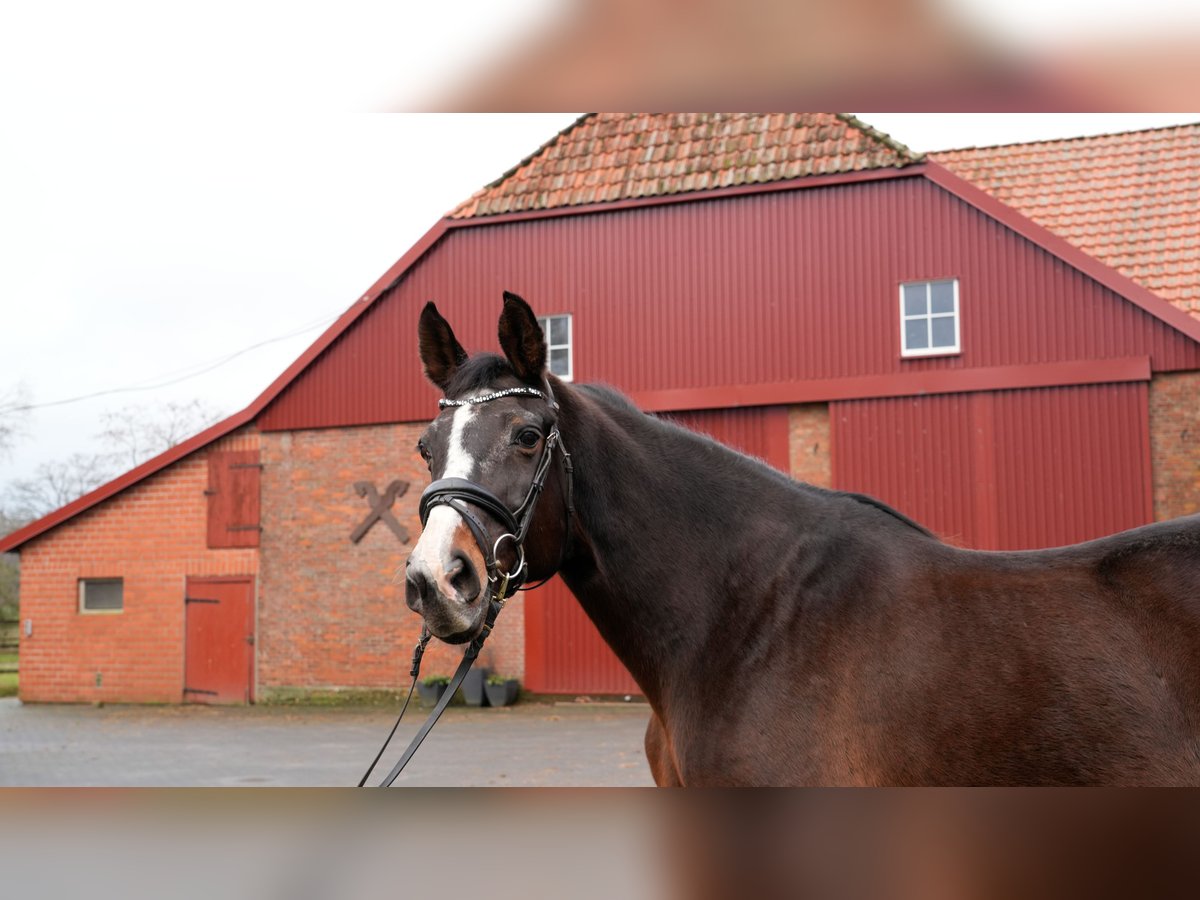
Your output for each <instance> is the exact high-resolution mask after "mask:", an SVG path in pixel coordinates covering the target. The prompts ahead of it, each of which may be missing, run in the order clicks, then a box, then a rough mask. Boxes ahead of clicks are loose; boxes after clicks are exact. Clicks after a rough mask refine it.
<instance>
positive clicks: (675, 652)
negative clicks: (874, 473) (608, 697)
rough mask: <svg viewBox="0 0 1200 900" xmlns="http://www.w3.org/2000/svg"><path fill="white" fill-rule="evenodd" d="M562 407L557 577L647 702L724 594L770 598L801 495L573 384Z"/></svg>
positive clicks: (699, 644)
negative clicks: (564, 525)
mask: <svg viewBox="0 0 1200 900" xmlns="http://www.w3.org/2000/svg"><path fill="white" fill-rule="evenodd" d="M563 410H564V412H563V415H564V424H563V433H564V435H565V436H566V440H567V441H568V443H569V445H570V450H571V453H572V455H573V457H574V459H575V465H574V469H575V506H576V509H577V513H578V516H577V522H576V528H577V529H578V534H577V540H576V542H575V550H574V551H573V552H572V553H571V554H570V556H569V558H568V560H567V563H566V565H565V566H564V567H563V570H562V572H563V577H564V580H565V581H566V583H567V585H568V587H570V588H571V590H572V592H573V593H574V594H575V595H576V597H577V598H578V599H579V601H580V603H581V604H582V606H583V608H584V611H585V612H586V613H587V614H588V616H589V617H590V618H591V619H592V621H593V622H594V623H595V624H596V626H597V628H598V629H599V630H600V633H601V635H602V636H603V637H604V638H605V640H606V641H607V642H608V643H609V645H610V646H611V647H612V648H613V650H614V652H616V654H617V656H618V657H620V659H621V661H622V662H623V663H624V664H625V666H626V667H627V668H628V669H629V670H630V672H631V673H632V674H633V675H634V677H635V678H636V679H637V680H638V683H639V684H640V685H641V686H642V688H643V690H645V691H646V692H647V695H648V696H649V698H650V699H651V701H652V702H654V701H655V700H656V697H655V696H654V694H655V692H661V691H662V690H663V689H664V687H665V684H666V683H667V682H669V681H670V680H671V679H672V676H673V675H674V674H675V673H674V672H673V671H672V667H673V666H687V665H689V664H690V661H691V660H692V659H694V658H695V655H696V654H697V653H700V652H703V649H704V647H705V646H707V645H708V644H709V643H710V641H711V640H712V637H713V634H714V631H715V630H716V629H718V628H719V627H720V621H721V617H722V616H728V615H729V612H730V610H729V609H722V606H724V605H725V604H727V603H736V604H737V605H738V606H739V607H743V608H745V609H747V610H748V609H750V608H752V607H753V606H754V605H755V604H759V603H764V602H767V597H766V596H765V595H766V593H767V591H766V589H765V585H766V584H767V583H769V582H770V580H771V579H772V578H773V577H774V573H773V572H771V573H768V570H770V569H771V562H772V559H774V558H776V557H777V555H778V553H779V548H780V546H781V545H785V544H786V545H792V544H793V543H794V540H793V538H795V537H798V536H799V535H798V532H799V531H800V530H801V529H802V528H803V524H804V523H803V519H804V515H803V510H798V509H797V504H799V505H800V506H803V503H804V500H803V497H799V496H797V492H796V491H795V490H793V489H792V488H791V487H790V486H788V485H781V484H780V483H779V480H778V477H777V476H775V475H774V474H773V473H771V472H770V471H769V470H767V469H765V467H763V468H760V467H758V466H755V465H751V464H748V463H747V462H746V461H745V460H744V459H741V458H739V457H737V455H736V454H734V453H733V452H732V451H729V450H727V449H725V448H723V447H720V446H718V445H715V444H714V445H709V444H700V443H698V442H697V441H696V440H695V439H694V438H692V437H690V436H688V435H686V434H682V433H680V432H679V431H677V430H676V429H672V428H665V427H663V426H662V425H661V423H656V422H655V421H654V420H652V419H649V418H648V417H646V416H643V415H641V414H639V413H636V412H633V411H632V410H625V409H622V408H620V407H618V406H616V405H615V404H614V402H613V401H609V400H598V399H596V398H595V397H593V396H592V395H590V394H584V393H582V392H579V391H577V390H576V391H575V392H574V393H573V396H572V397H571V398H570V400H569V401H566V400H564V404H563ZM783 495H786V497H784V496H783ZM783 531H787V532H789V534H788V538H787V540H786V541H785V540H781V538H782V534H781V532H783ZM776 561H777V559H776Z"/></svg>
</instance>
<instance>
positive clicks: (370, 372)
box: [259, 177, 1200, 430]
mask: <svg viewBox="0 0 1200 900" xmlns="http://www.w3.org/2000/svg"><path fill="white" fill-rule="evenodd" d="M949 276H954V277H957V278H959V280H960V294H961V299H962V345H963V352H962V354H960V355H958V356H951V357H938V358H927V359H909V360H904V359H901V358H900V336H899V324H898V299H897V290H898V287H897V286H898V284H899V283H900V282H901V281H905V280H910V279H926V278H944V277H949ZM503 290H513V291H516V292H517V293H519V294H521V295H522V296H524V297H525V298H526V299H527V300H529V301H530V303H531V304H532V305H533V307H534V308H535V309H536V310H537V311H538V312H539V313H543V314H550V313H558V312H570V313H572V314H573V315H574V316H575V320H574V335H575V339H576V347H575V372H576V378H577V380H580V381H592V380H600V381H607V382H609V383H611V384H614V385H615V386H617V387H619V388H620V389H621V390H623V391H625V392H626V393H632V394H635V395H636V394H638V393H643V392H651V391H664V390H694V389H698V388H705V387H716V386H726V385H755V384H763V383H778V382H791V381H798V380H802V379H829V378H841V377H851V376H862V375H885V376H886V375H897V374H904V373H911V372H922V371H928V370H958V369H965V368H972V367H997V366H1020V365H1026V364H1033V363H1048V362H1058V361H1065V360H1100V359H1115V358H1122V357H1135V356H1136V357H1149V358H1150V360H1151V366H1152V368H1153V369H1154V370H1155V371H1170V370H1176V369H1191V368H1200V346H1198V345H1197V344H1196V343H1195V342H1193V341H1191V340H1189V339H1187V338H1186V337H1184V336H1183V335H1181V334H1179V333H1178V332H1176V331H1174V330H1173V329H1171V328H1170V327H1169V326H1167V325H1165V324H1164V323H1162V322H1161V321H1159V320H1158V319H1155V318H1154V317H1152V316H1150V315H1149V314H1148V313H1146V312H1145V311H1144V310H1142V309H1140V308H1139V307H1137V306H1135V305H1134V304H1132V303H1130V302H1128V301H1126V300H1123V299H1121V298H1120V297H1119V296H1118V295H1116V294H1114V293H1113V292H1112V291H1110V290H1108V289H1107V288H1105V287H1103V286H1101V285H1099V284H1097V283H1096V282H1094V281H1092V280H1091V279H1089V278H1088V277H1086V276H1084V275H1082V274H1081V273H1079V272H1078V271H1076V270H1074V269H1072V268H1070V267H1068V266H1067V265H1066V264H1064V263H1062V262H1061V261H1059V260H1058V259H1057V258H1055V257H1053V256H1051V255H1050V254H1049V253H1047V252H1046V251H1044V250H1041V249H1040V248H1038V247H1037V246H1036V245H1034V244H1033V243H1031V242H1029V241H1027V240H1026V239H1024V238H1022V237H1020V236H1019V235H1017V234H1016V233H1015V232H1013V231H1011V230H1009V229H1007V228H1006V227H1004V226H1003V225H1001V224H999V223H998V222H996V221H995V220H993V219H990V218H988V217H987V216H985V215H984V214H982V213H980V212H979V211H978V210H976V209H975V208H974V207H971V206H969V205H968V204H966V203H964V202H963V201H961V200H959V199H958V198H956V197H954V196H953V195H951V194H949V193H947V192H945V191H943V190H942V189H941V188H938V187H937V186H935V185H933V184H932V183H930V182H928V181H926V180H924V179H923V178H918V177H909V178H899V179H895V180H891V181H878V182H870V183H863V184H851V185H843V186H834V187H823V188H811V189H802V190H793V191H781V192H775V193H768V194H759V195H754V196H748V197H738V198H732V199H726V200H708V201H701V202H695V203H677V204H668V205H663V206H656V207H649V208H642V209H632V210H622V211H616V212H605V213H597V214H592V215H581V216H562V217H556V218H547V219H537V220H529V221H520V222H511V223H507V224H498V225H483V226H473V227H468V228H456V229H453V230H452V231H450V232H449V233H448V234H447V235H446V236H444V237H443V238H442V240H441V242H440V243H439V244H438V245H437V246H435V247H434V248H433V249H432V250H431V251H430V252H429V253H427V254H426V255H425V257H423V258H422V259H421V260H420V261H419V262H418V263H417V264H416V265H415V266H414V267H413V268H412V269H410V270H409V272H408V273H407V274H406V275H405V276H404V277H403V279H402V280H401V281H400V282H399V283H398V284H397V285H396V286H395V287H394V288H393V289H392V290H391V291H390V292H389V293H387V294H386V295H385V296H384V297H382V298H381V299H380V300H378V301H376V303H375V304H374V306H373V307H372V308H371V309H370V310H368V311H367V313H365V314H364V315H363V316H362V317H361V318H360V319H359V320H358V322H357V323H356V325H355V326H354V327H352V328H350V329H349V330H348V331H347V332H345V333H344V334H343V335H342V336H341V337H340V338H339V339H338V340H337V341H336V342H335V343H334V344H333V345H332V346H331V347H330V348H329V349H327V350H326V352H325V353H324V354H323V356H322V357H321V358H319V359H318V360H317V361H316V362H315V363H314V364H313V365H312V366H310V367H309V368H308V370H306V371H305V372H304V373H303V374H302V375H300V376H299V377H298V378H297V379H296V381H295V382H294V383H293V384H292V385H291V386H290V387H289V388H288V390H287V391H285V392H284V393H283V394H282V395H281V396H280V397H279V399H277V400H276V401H275V403H274V404H272V405H271V406H270V407H269V408H268V409H267V410H266V411H265V412H264V414H263V415H262V416H261V418H260V420H259V424H260V426H261V427H262V428H264V429H268V430H270V429H286V428H307V427H319V426H327V425H352V424H363V423H370V422H397V421H419V420H423V419H426V418H428V417H429V416H430V415H431V414H432V413H433V412H434V411H435V407H434V401H435V399H436V394H435V393H434V392H433V390H432V389H431V388H430V387H428V385H426V384H425V382H424V380H423V378H422V376H421V372H420V366H419V364H418V363H417V360H416V322H417V316H418V314H419V312H420V309H421V307H422V306H423V305H424V303H425V302H426V301H428V300H431V299H432V300H436V301H437V302H438V304H439V308H440V309H441V310H442V312H443V313H444V314H445V315H446V316H447V318H448V319H449V320H450V321H451V323H452V324H453V325H454V328H455V330H456V332H457V334H458V336H459V338H460V339H461V340H462V342H463V344H464V346H466V347H467V348H468V349H469V350H470V349H494V348H495V345H496V318H497V316H498V313H499V309H500V295H501V291H503ZM818 399H819V398H818ZM675 408H679V407H675Z"/></svg>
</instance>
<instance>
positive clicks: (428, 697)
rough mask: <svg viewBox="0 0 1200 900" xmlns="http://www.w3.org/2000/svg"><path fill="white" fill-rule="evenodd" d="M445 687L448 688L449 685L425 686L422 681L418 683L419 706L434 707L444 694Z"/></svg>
mask: <svg viewBox="0 0 1200 900" xmlns="http://www.w3.org/2000/svg"><path fill="white" fill-rule="evenodd" d="M447 687H449V685H445V684H425V683H424V682H423V681H418V682H417V696H418V697H419V698H420V700H421V705H422V706H436V705H437V702H438V701H439V700H441V699H442V694H444V693H446V688H447Z"/></svg>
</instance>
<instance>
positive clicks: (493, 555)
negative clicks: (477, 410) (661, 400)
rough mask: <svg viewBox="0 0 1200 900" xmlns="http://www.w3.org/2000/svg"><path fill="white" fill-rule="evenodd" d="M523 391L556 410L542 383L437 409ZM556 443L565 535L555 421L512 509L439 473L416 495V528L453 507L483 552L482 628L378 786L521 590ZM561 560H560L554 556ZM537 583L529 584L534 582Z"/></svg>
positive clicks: (414, 672)
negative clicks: (503, 564) (505, 555)
mask: <svg viewBox="0 0 1200 900" xmlns="http://www.w3.org/2000/svg"><path fill="white" fill-rule="evenodd" d="M512 396H523V397H537V398H539V399H541V400H544V401H545V402H546V403H548V404H549V405H550V408H551V409H553V410H556V411H557V410H558V403H557V402H556V401H555V400H554V395H553V394H552V393H551V392H550V386H549V384H547V385H546V390H545V391H544V392H543V391H539V390H537V389H536V388H531V387H516V388H506V389H504V390H501V391H495V392H494V393H491V394H484V395H483V396H480V397H471V398H468V399H466V400H449V399H445V398H443V399H441V400H439V401H438V407H439V408H440V409H446V408H447V407H454V406H466V405H468V404H478V403H487V402H489V401H491V400H499V399H501V398H503V397H512ZM555 448H558V450H559V452H560V453H561V454H562V458H563V468H564V470H565V472H566V475H567V495H566V505H567V533H568V535H569V534H570V528H571V516H572V515H573V513H574V511H575V510H574V502H573V484H572V477H573V467H572V465H571V454H570V453H568V452H567V448H566V447H565V446H564V445H563V442H562V435H560V434H559V432H558V425H557V424H555V425H554V426H553V427H552V428H551V429H550V432H549V433H548V434H547V435H546V439H545V443H544V445H543V447H542V455H541V458H540V459H539V460H538V465H537V469H536V470H535V471H534V475H533V481H532V483H531V484H530V485H529V490H528V491H527V492H526V494H525V499H524V500H522V501H521V504H520V505H519V506H518V507H517V508H516V509H515V510H510V509H509V508H508V506H507V504H505V503H504V501H502V500H501V499H500V498H499V497H497V496H496V495H495V494H493V493H492V492H491V491H489V490H488V489H487V488H485V487H484V486H483V485H481V484H476V483H475V482H474V481H470V480H468V479H466V478H439V479H438V480H437V481H434V482H433V483H432V484H430V485H429V487H427V488H425V491H424V492H423V493H422V494H421V501H420V503H419V505H418V507H417V512H418V515H419V516H420V519H421V527H422V528H424V527H425V523H426V522H427V521H428V520H429V513H430V511H431V510H432V509H433V507H435V506H449V507H450V508H451V509H453V510H454V511H455V512H457V513H458V514H459V515H460V516H461V517H462V520H463V521H464V522H466V523H467V527H468V528H470V529H471V533H472V534H473V535H474V536H475V542H476V543H477V544H478V545H479V549H480V551H481V553H482V554H483V559H484V562H485V564H486V566H487V584H486V587H485V588H484V596H483V598H482V600H481V602H483V603H486V604H487V612H486V613H485V615H484V622H483V629H482V631H480V633H479V635H478V636H477V637H475V638H474V640H472V641H471V642H470V643H469V644H467V649H466V650H465V651H464V652H463V656H462V661H461V662H459V664H458V668H457V669H456V670H455V672H454V675H453V677H452V678H451V679H450V682H449V684H447V685H446V690H445V691H444V692H443V693H442V696H441V699H439V700H438V703H437V705H436V706H435V707H434V708H433V711H432V712H430V714H429V717H428V718H427V719H426V720H425V724H424V725H422V726H421V728H420V730H419V731H418V732H417V734H416V736H415V737H413V739H412V742H411V743H410V744H409V745H408V748H407V749H406V750H405V751H404V753H403V755H402V756H401V757H400V760H399V761H398V762H397V763H396V765H395V766H393V767H392V770H391V771H390V772H389V773H388V774H387V777H386V778H384V780H383V781H382V782H380V784H379V786H380V787H391V785H392V782H394V781H395V780H396V777H397V776H398V775H399V774H400V772H401V771H403V769H404V767H405V765H407V764H408V761H409V760H410V759H412V757H413V754H415V753H416V752H417V748H418V747H420V746H421V742H422V741H424V740H425V736H426V735H427V734H429V732H430V730H431V729H432V728H433V726H434V724H435V723H436V722H437V720H438V719H439V718H440V717H441V715H442V713H443V712H444V711H445V709H446V707H447V706H448V705H449V704H450V700H451V699H452V698H453V697H454V693H455V692H456V691H457V690H458V688H459V686H460V685H461V684H462V682H463V679H464V678H466V675H467V672H468V671H469V670H470V668H471V665H472V664H473V663H474V662H475V659H476V657H478V656H479V651H480V650H481V649H482V647H483V643H484V641H486V640H487V638H488V635H490V634H491V632H492V628H493V626H494V625H495V623H496V617H497V616H498V615H499V614H500V610H501V609H503V608H504V604H505V603H507V602H508V600H509V599H510V598H511V597H512V595H513V594H515V593H516V592H517V591H518V590H522V589H523V588H522V586H523V585H524V583H525V576H526V574H527V573H528V568H527V566H526V564H525V538H526V536H527V535H528V534H529V526H530V525H531V524H532V522H533V512H534V508H535V507H536V506H537V501H538V497H540V496H541V494H542V489H543V488H545V486H546V477H547V475H548V474H549V471H550V463H551V461H552V459H553V457H554V450H555ZM468 504H470V505H472V506H475V507H478V508H479V509H482V510H483V511H484V512H486V513H487V514H488V515H490V516H491V517H492V518H494V519H495V520H496V521H497V522H499V523H500V524H501V525H502V526H503V527H504V529H505V531H504V533H503V534H501V535H500V537H498V538H497V539H496V540H495V541H494V542H492V541H490V540H489V537H488V533H487V529H486V528H484V526H483V523H482V522H480V521H479V518H478V516H476V515H475V513H474V512H472V511H471V509H470V508H469V507H468ZM505 540H511V541H512V543H513V549H514V552H515V553H516V555H517V561H516V563H515V568H513V569H510V570H509V571H507V572H505V571H501V569H500V564H499V561H498V560H497V553H498V551H499V549H500V547H501V545H502V544H503V542H504V541H505ZM563 548H564V549H563V553H564V554H565V551H566V540H565V538H564V543H563ZM560 562H561V559H560ZM544 583H545V581H541V582H538V585H540V584H544ZM538 585H533V587H537V586H538ZM430 637H431V635H430V633H429V631H428V629H426V628H425V626H424V625H422V626H421V638H420V640H419V641H418V642H417V646H416V647H415V648H414V649H413V659H412V666H411V668H410V670H409V674H410V675H411V676H412V684H411V685H410V686H409V689H408V696H407V697H406V698H405V700H404V706H403V707H401V709H400V716H399V717H398V718H397V719H396V724H395V725H393V726H392V730H391V732H389V734H388V736H387V739H386V740H385V741H384V742H383V746H382V747H380V748H379V753H377V754H376V756H375V759H374V760H373V761H372V762H371V765H370V766H369V767H368V768H367V771H366V774H364V775H363V777H362V780H361V781H359V783H358V786H359V787H362V786H363V785H364V784H366V781H367V779H368V778H369V777H370V776H371V772H372V771H374V769H375V765H376V764H377V763H378V762H379V759H380V757H382V756H383V752H384V750H386V749H387V745H388V744H389V743H390V742H391V740H392V736H393V735H394V734H395V733H396V729H397V728H398V727H399V725H400V720H401V719H403V718H404V712H405V710H407V709H408V704H409V701H410V700H411V699H412V693H413V688H415V687H416V684H417V678H418V677H419V675H420V671H421V657H422V656H423V655H424V653H425V647H426V646H427V645H428V644H429V640H430Z"/></svg>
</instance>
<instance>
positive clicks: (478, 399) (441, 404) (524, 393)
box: [438, 387, 557, 409]
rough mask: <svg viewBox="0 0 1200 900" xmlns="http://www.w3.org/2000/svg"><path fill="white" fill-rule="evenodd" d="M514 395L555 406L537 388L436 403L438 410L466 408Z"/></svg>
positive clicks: (510, 390) (513, 389) (509, 389)
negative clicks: (448, 407) (470, 405)
mask: <svg viewBox="0 0 1200 900" xmlns="http://www.w3.org/2000/svg"><path fill="white" fill-rule="evenodd" d="M514 394H515V395H518V396H524V397H537V398H538V399H539V400H545V401H546V402H547V403H549V404H550V405H551V406H555V405H557V404H555V403H554V401H552V400H551V399H550V398H549V397H547V396H546V395H545V394H543V393H542V392H541V391H539V390H538V389H537V388H531V387H515V388H505V389H504V390H502V391H496V392H495V393H494V394H484V395H483V396H482V397H468V398H466V399H465V400H447V399H446V398H445V397H443V398H442V399H441V400H439V401H438V409H445V408H446V407H447V406H466V405H467V404H468V403H487V402H488V401H489V400H499V399H500V398H501V397H511V396H513V395H514Z"/></svg>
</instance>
